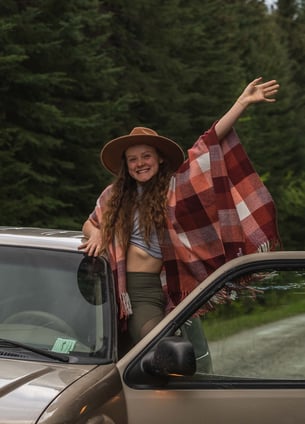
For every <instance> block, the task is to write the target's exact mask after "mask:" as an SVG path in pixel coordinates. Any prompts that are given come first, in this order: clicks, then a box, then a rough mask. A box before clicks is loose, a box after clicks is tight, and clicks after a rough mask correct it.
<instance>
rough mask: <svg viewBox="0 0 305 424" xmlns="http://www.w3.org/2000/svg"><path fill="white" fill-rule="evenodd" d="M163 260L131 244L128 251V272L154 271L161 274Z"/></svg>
mask: <svg viewBox="0 0 305 424" xmlns="http://www.w3.org/2000/svg"><path fill="white" fill-rule="evenodd" d="M161 268H162V260H161V259H157V258H154V257H153V256H151V255H149V254H148V253H147V252H145V251H144V250H142V249H140V248H139V247H137V246H135V245H133V244H130V245H129V247H128V251H127V272H152V273H154V274H159V273H160V271H161Z"/></svg>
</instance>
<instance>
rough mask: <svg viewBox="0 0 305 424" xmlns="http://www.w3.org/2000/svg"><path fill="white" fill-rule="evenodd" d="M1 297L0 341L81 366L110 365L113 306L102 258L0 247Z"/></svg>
mask: <svg viewBox="0 0 305 424" xmlns="http://www.w3.org/2000/svg"><path fill="white" fill-rule="evenodd" d="M0 293H1V296H0V338H1V339H5V340H12V341H15V342H19V343H23V344H25V345H29V346H33V347H36V348H41V349H45V350H48V351H51V352H55V353H62V354H68V355H70V356H71V357H72V356H73V358H74V361H75V360H76V361H78V362H82V363H88V362H92V361H93V362H94V361H95V362H96V359H97V358H98V359H100V360H105V361H109V360H111V359H113V354H114V351H113V349H114V348H113V346H114V345H115V340H114V334H115V330H114V325H113V320H111V319H109V317H112V316H114V315H115V313H116V311H115V310H114V305H115V301H114V298H113V296H114V295H113V285H112V274H111V272H110V270H109V266H108V264H107V262H106V261H105V260H103V259H102V258H88V257H86V256H84V255H82V254H80V253H79V252H67V251H56V250H53V249H52V250H48V249H38V248H27V247H12V246H5V247H4V246H0ZM30 359H33V358H30Z"/></svg>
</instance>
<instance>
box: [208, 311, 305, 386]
mask: <svg viewBox="0 0 305 424" xmlns="http://www.w3.org/2000/svg"><path fill="white" fill-rule="evenodd" d="M209 347H210V351H211V356H212V360H213V369H214V373H215V374H225V375H231V376H241V377H257V378H285V379H287V378H292V379H298V378H303V379H304V378H305V314H302V315H297V316H294V317H291V318H287V319H284V320H281V321H277V322H275V323H272V324H268V325H262V326H259V327H256V328H255V329H251V330H248V331H243V332H240V333H238V334H236V335H234V336H231V337H228V338H226V339H223V340H222V341H220V342H218V341H217V342H211V343H209Z"/></svg>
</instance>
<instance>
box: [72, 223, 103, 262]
mask: <svg viewBox="0 0 305 424" xmlns="http://www.w3.org/2000/svg"><path fill="white" fill-rule="evenodd" d="M83 233H84V236H85V237H86V238H87V241H85V242H84V243H82V244H81V245H80V246H79V247H78V250H83V251H84V252H85V253H87V255H88V256H100V254H101V249H102V237H101V231H100V229H99V228H97V227H95V226H94V225H93V224H92V222H91V221H89V220H87V221H86V222H85V223H84V225H83Z"/></svg>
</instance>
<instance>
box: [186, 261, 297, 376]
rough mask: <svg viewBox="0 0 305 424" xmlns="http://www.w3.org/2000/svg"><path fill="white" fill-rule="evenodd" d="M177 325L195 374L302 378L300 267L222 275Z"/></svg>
mask: <svg viewBox="0 0 305 424" xmlns="http://www.w3.org/2000/svg"><path fill="white" fill-rule="evenodd" d="M241 283H242V284H243V285H244V288H243V289H241ZM203 311H207V312H205V313H204V314H203V313H202V312H203ZM181 329H182V333H183V334H184V335H185V336H186V337H188V338H189V340H191V342H192V344H193V347H194V350H195V354H196V358H197V372H196V375H195V376H194V378H196V379H197V380H198V379H199V380H200V379H201V380H202V381H207V380H209V381H212V380H219V379H221V380H222V381H226V380H227V381H233V380H243V379H245V380H249V379H250V380H251V379H255V380H289V381H291V380H292V381H293V380H305V356H304V352H305V269H302V268H301V269H299V268H297V269H295V268H291V267H290V268H283V267H280V268H269V269H264V270H262V271H260V272H255V273H252V274H249V275H248V274H245V275H242V276H239V277H238V278H237V279H232V280H229V281H226V282H225V284H224V285H223V286H222V287H221V289H220V290H219V291H218V292H217V293H215V294H214V296H213V297H212V298H211V299H210V300H209V302H205V303H203V304H202V305H201V306H200V308H199V309H198V311H197V312H196V313H195V314H194V315H193V316H192V317H190V318H189V319H188V320H186V321H185V323H184V324H183V325H182V327H181Z"/></svg>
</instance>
